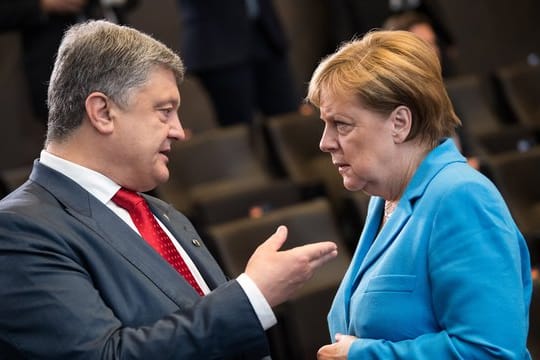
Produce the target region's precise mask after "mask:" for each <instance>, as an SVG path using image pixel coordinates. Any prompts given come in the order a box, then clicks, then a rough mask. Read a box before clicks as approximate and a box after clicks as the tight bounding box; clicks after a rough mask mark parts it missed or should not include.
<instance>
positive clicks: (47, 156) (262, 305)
mask: <svg viewBox="0 0 540 360" xmlns="http://www.w3.org/2000/svg"><path fill="white" fill-rule="evenodd" d="M40 163H41V164H43V165H45V166H47V167H50V168H51V169H53V170H56V171H58V172H60V173H62V174H63V175H65V176H67V177H69V178H70V179H72V180H73V181H75V182H76V183H77V184H79V185H80V186H81V187H82V188H84V189H85V190H86V191H88V192H89V193H90V194H92V195H93V196H94V197H95V198H97V199H98V200H99V201H100V202H102V203H103V204H104V205H105V206H107V207H108V208H109V209H111V210H112V211H113V212H114V213H115V214H116V215H118V216H119V217H120V218H121V219H122V220H123V221H124V222H125V223H126V224H128V225H129V226H130V227H131V228H132V229H133V231H135V232H137V233H138V234H139V230H137V227H136V226H135V224H134V223H133V220H132V219H131V216H130V215H129V213H128V212H127V211H126V210H125V209H123V208H121V207H120V206H118V205H116V204H115V203H114V202H113V201H112V198H113V196H114V195H115V194H116V192H117V191H118V190H119V189H120V187H121V186H120V185H118V184H116V183H115V182H114V181H112V180H111V179H109V178H108V177H106V176H105V175H103V174H100V173H99V172H96V171H94V170H91V169H88V168H86V167H84V166H81V165H78V164H76V163H73V162H71V161H68V160H65V159H62V158H59V157H57V156H55V155H53V154H51V153H49V152H47V151H46V150H42V151H41V156H40ZM156 220H157V222H158V223H159V225H160V226H161V227H162V228H163V231H165V232H166V233H167V235H168V236H169V238H170V239H171V241H172V242H173V244H174V246H175V247H176V249H177V250H178V252H179V253H180V255H181V256H182V258H183V259H184V261H185V262H186V265H187V266H188V268H189V270H191V272H192V274H193V276H194V277H195V280H196V281H197V283H198V284H199V286H200V287H201V289H202V291H203V292H204V293H205V294H208V293H209V292H210V288H209V287H208V284H206V281H204V279H203V277H202V276H201V273H200V272H199V270H198V269H197V267H196V266H195V264H194V263H193V261H192V260H191V258H190V257H189V256H188V254H187V253H186V251H185V250H184V249H183V248H182V246H181V245H180V243H179V242H178V240H176V239H175V238H174V236H173V235H172V234H171V233H170V231H169V230H168V229H167V227H166V226H164V225H163V223H161V221H159V219H158V218H156ZM139 235H140V234H139ZM236 280H237V281H238V283H239V284H240V286H241V287H242V289H243V290H244V292H245V293H246V296H247V297H248V299H249V301H250V302H251V305H252V306H253V309H254V310H255V313H256V314H257V317H258V318H259V321H260V322H261V326H262V327H263V328H264V329H265V330H266V329H269V328H270V327H272V326H273V325H275V324H276V323H277V320H276V317H275V315H274V312H273V311H272V308H271V307H270V305H269V304H268V302H267V301H266V299H265V298H264V296H263V294H262V293H261V291H260V290H259V288H258V287H257V285H256V284H255V283H254V282H253V280H251V278H250V277H249V276H248V275H247V274H245V273H243V274H241V275H240V276H238V277H237V278H236Z"/></svg>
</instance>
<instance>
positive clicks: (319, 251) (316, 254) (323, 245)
mask: <svg viewBox="0 0 540 360" xmlns="http://www.w3.org/2000/svg"><path fill="white" fill-rule="evenodd" d="M296 251H300V252H302V253H303V254H304V255H307V257H308V259H309V261H310V262H313V261H318V260H319V259H325V258H330V259H331V258H333V257H335V256H336V255H337V245H336V244H335V243H333V242H331V241H322V242H318V243H313V244H307V245H303V246H299V247H297V248H296Z"/></svg>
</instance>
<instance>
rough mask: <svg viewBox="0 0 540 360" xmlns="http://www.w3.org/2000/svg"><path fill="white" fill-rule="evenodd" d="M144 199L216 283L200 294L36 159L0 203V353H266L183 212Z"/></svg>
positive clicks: (238, 292)
mask: <svg viewBox="0 0 540 360" xmlns="http://www.w3.org/2000/svg"><path fill="white" fill-rule="evenodd" d="M147 200H148V202H149V204H150V207H151V208H152V211H153V212H154V214H156V216H157V217H158V218H159V219H160V220H161V221H162V222H163V224H164V225H165V226H167V228H168V229H169V230H170V231H171V233H172V234H173V235H174V236H175V237H176V239H178V240H179V241H180V242H181V244H182V246H183V247H184V249H186V251H187V252H188V253H189V255H190V257H191V258H192V259H193V261H194V263H195V264H196V265H197V267H198V268H199V270H200V271H201V274H202V276H203V277H204V279H205V280H206V282H207V283H208V285H209V286H210V288H211V289H212V292H211V293H210V294H209V295H207V296H205V297H202V298H201V297H199V296H198V295H197V294H196V292H195V291H194V290H193V288H192V287H191V286H190V285H189V284H188V283H187V282H186V281H185V280H184V279H183V277H181V276H180V275H179V274H178V273H177V272H176V271H175V270H174V269H173V268H172V267H171V266H170V265H169V264H168V263H167V262H166V261H165V260H163V259H162V258H161V257H160V256H159V255H158V254H157V253H156V252H155V251H154V250H152V248H151V247H150V246H149V245H148V244H147V243H146V242H145V241H144V240H143V239H142V238H141V237H140V236H139V235H138V234H136V233H135V232H134V231H133V230H132V229H131V228H130V227H129V226H128V225H127V224H125V223H124V222H123V221H122V220H121V219H120V218H119V217H118V216H116V215H115V214H114V213H113V212H112V211H110V210H109V209H108V208H107V207H106V206H105V205H104V204H102V203H101V202H99V201H98V200H97V199H96V198H94V197H93V196H91V195H90V194H89V193H88V192H87V191H85V190H84V189H83V188H81V187H80V186H79V185H78V184H76V183H75V182H73V181H72V180H71V179H69V178H67V177H66V176H64V175H62V174H60V173H58V172H56V171H54V170H52V169H50V168H48V167H46V166H44V165H41V164H40V163H39V162H38V161H36V162H35V164H34V168H33V171H32V174H31V175H30V179H29V181H27V182H26V183H25V184H24V185H22V187H20V188H19V189H17V190H16V191H15V192H13V193H12V194H10V195H8V196H7V197H6V198H4V199H3V200H2V201H1V202H0V299H1V306H0V358H2V359H4V358H7V359H22V358H36V359H117V358H122V359H127V358H130V359H133V358H137V359H233V358H235V359H236V358H250V359H251V358H253V359H260V358H261V357H263V356H264V355H267V354H268V344H267V341H266V337H265V332H264V330H263V329H262V327H261V325H260V322H259V320H258V318H257V316H256V314H255V313H254V311H253V308H252V306H251V305H250V302H249V300H248V299H247V297H246V295H245V293H244V292H243V290H242V289H241V287H240V285H239V284H238V283H237V282H236V281H234V280H233V281H226V279H225V275H224V274H223V273H222V271H221V270H220V268H219V266H218V264H217V263H216V261H215V260H214V259H213V258H212V256H211V255H210V253H209V252H208V250H207V249H206V247H205V246H204V244H202V242H201V241H200V237H199V235H198V234H197V232H196V231H195V229H194V228H193V226H192V225H191V223H190V222H189V221H188V220H187V219H186V218H185V217H184V216H183V215H182V214H180V213H179V212H177V211H176V210H174V209H173V208H172V207H171V206H170V205H168V204H166V203H164V202H162V201H160V200H158V199H155V198H152V197H147ZM194 239H196V240H199V241H198V242H197V241H192V240H194ZM197 244H200V245H199V246H197ZM244 356H245V357H244Z"/></svg>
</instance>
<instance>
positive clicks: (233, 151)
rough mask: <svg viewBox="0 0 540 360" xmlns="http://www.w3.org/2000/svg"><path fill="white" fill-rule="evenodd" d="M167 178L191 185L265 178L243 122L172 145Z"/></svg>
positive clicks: (189, 186) (182, 184) (265, 175)
mask: <svg viewBox="0 0 540 360" xmlns="http://www.w3.org/2000/svg"><path fill="white" fill-rule="evenodd" d="M169 168H170V171H171V180H173V181H174V182H175V183H176V184H177V185H180V186H183V187H187V188H191V187H193V186H195V185H200V184H203V183H211V182H215V181H221V180H224V179H226V180H230V179H245V178H267V177H268V176H269V174H268V172H267V171H266V170H265V168H264V167H263V165H262V162H261V161H259V159H258V158H257V157H256V156H255V154H254V152H253V149H252V146H251V140H250V136H249V129H248V127H247V126H244V125H237V126H231V127H224V128H216V129H212V130H208V131H206V132H204V133H201V134H198V135H195V136H193V137H192V138H191V139H189V140H186V141H184V142H181V143H177V144H175V145H174V146H173V148H172V151H171V153H170V165H169Z"/></svg>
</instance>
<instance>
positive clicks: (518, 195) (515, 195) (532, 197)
mask: <svg viewBox="0 0 540 360" xmlns="http://www.w3.org/2000/svg"><path fill="white" fill-rule="evenodd" d="M488 164H489V167H490V169H491V172H492V175H493V180H494V182H495V185H496V186H497V187H498V188H499V190H500V192H501V194H502V196H503V197H504V199H505V200H506V202H507V204H508V207H509V209H510V211H511V213H512V216H513V217H514V219H515V221H516V223H517V225H518V227H519V229H520V230H521V232H522V233H523V235H524V236H525V238H526V239H527V243H528V245H529V249H530V251H531V261H532V262H533V264H536V265H538V264H540V187H539V186H538V184H540V147H538V146H536V147H533V148H532V149H530V150H529V151H526V152H510V153H505V154H499V155H495V156H491V157H489V158H488Z"/></svg>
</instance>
